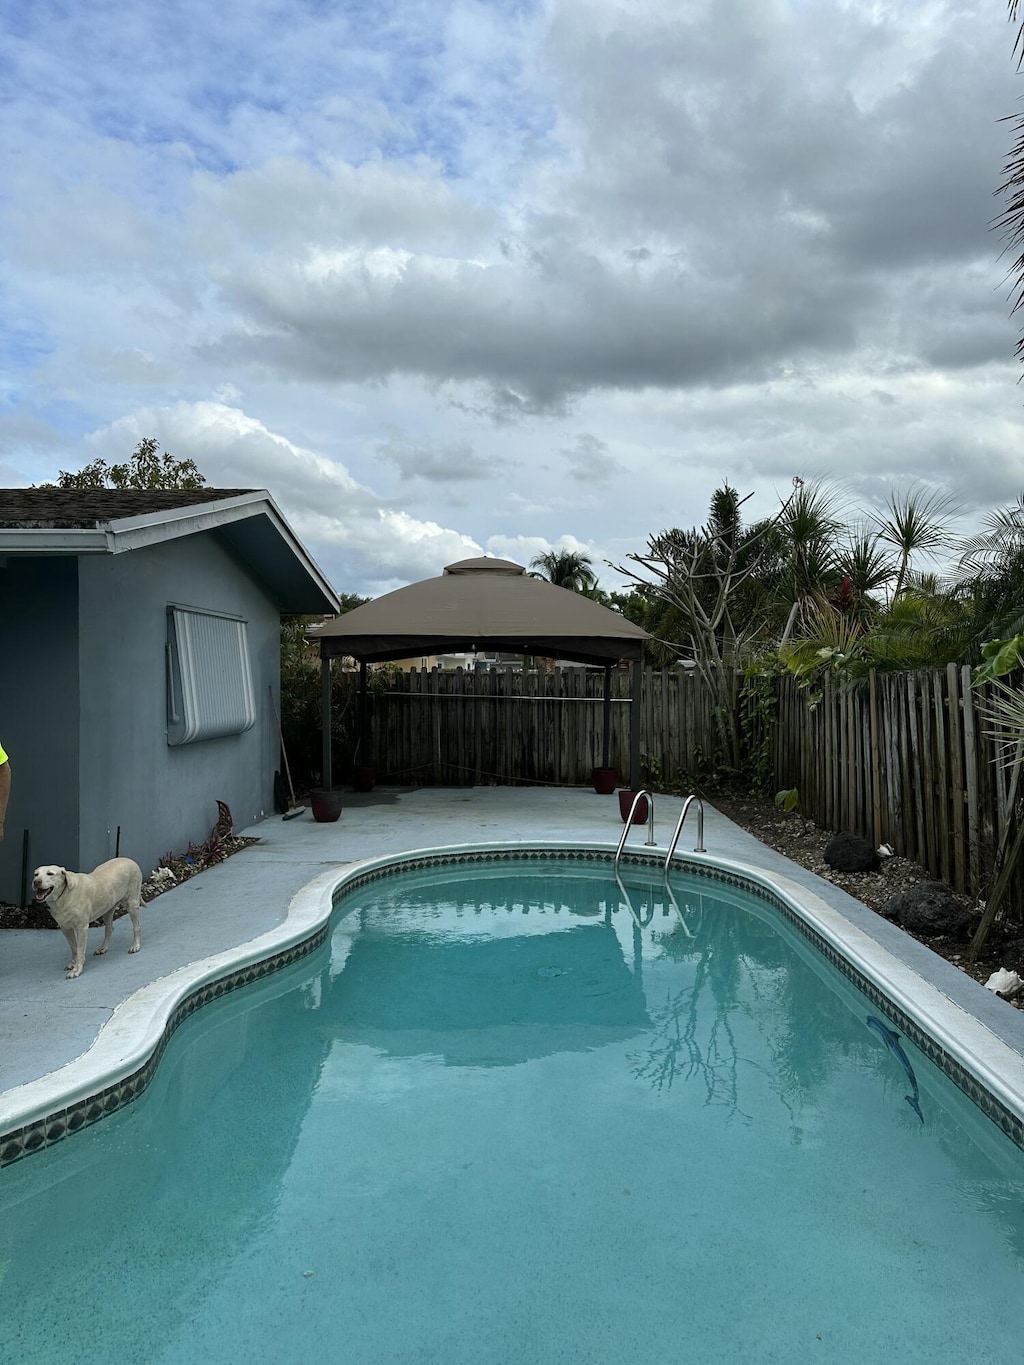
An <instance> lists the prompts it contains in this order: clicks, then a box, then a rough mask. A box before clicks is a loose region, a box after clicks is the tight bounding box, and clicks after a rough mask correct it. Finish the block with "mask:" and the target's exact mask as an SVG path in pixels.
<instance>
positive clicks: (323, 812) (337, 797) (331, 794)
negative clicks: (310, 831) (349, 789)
mask: <svg viewBox="0 0 1024 1365" xmlns="http://www.w3.org/2000/svg"><path fill="white" fill-rule="evenodd" d="M309 805H310V809H311V810H312V812H313V819H314V820H317V821H319V822H320V824H321V825H329V824H332V823H333V822H334V821H335V820H337V818H338V816H339V815H340V814H341V792H340V791H339V790H338V788H337V787H332V788H331V789H330V790H327V789H326V788H324V787H314V788H313V790H312V791H311V792H310V793H309Z"/></svg>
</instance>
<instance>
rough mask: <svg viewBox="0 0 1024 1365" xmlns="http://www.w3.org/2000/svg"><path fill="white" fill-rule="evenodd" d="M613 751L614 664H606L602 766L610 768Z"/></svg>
mask: <svg viewBox="0 0 1024 1365" xmlns="http://www.w3.org/2000/svg"><path fill="white" fill-rule="evenodd" d="M611 753H612V666H611V664H605V666H604V738H603V743H602V745H601V767H602V768H610V767H611V766H612V764H611Z"/></svg>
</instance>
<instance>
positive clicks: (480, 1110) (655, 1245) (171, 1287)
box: [0, 863, 1024, 1365]
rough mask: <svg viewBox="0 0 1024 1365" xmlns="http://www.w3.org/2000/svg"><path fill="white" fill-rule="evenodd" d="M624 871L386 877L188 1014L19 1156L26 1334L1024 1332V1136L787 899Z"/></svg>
mask: <svg viewBox="0 0 1024 1365" xmlns="http://www.w3.org/2000/svg"><path fill="white" fill-rule="evenodd" d="M624 882H625V888H626V893H627V895H628V899H629V901H630V903H631V905H632V908H633V911H634V913H635V918H634V916H633V915H631V913H630V910H629V909H628V908H627V907H626V906H625V904H624V902H623V895H622V892H621V891H620V889H619V887H617V886H616V884H615V882H614V881H613V880H612V878H611V875H610V872H609V870H608V867H607V864H603V865H602V864H596V863H595V864H593V865H586V864H576V863H573V864H564V863H563V864H554V865H548V864H537V863H523V864H521V865H520V864H509V863H501V864H497V863H490V864H479V865H471V866H460V867H458V868H457V869H452V870H450V871H443V870H435V871H433V872H431V873H429V874H402V875H397V876H394V877H389V878H386V879H383V880H380V881H377V882H375V883H373V884H370V885H368V886H365V887H364V888H363V889H362V890H360V891H358V892H356V893H354V894H353V895H352V896H351V897H350V898H349V899H348V900H346V901H345V902H343V903H341V904H340V905H339V908H338V912H337V915H338V918H337V919H336V922H335V927H334V929H333V932H332V935H331V937H330V939H329V942H328V943H327V944H325V945H324V947H323V948H322V949H320V950H318V951H317V952H316V953H314V954H313V955H311V956H310V957H308V958H306V959H305V960H303V961H302V962H299V963H296V964H294V965H293V966H292V967H290V968H288V969H286V970H285V971H283V972H280V973H277V974H276V975H274V976H271V977H268V978H266V979H264V980H263V981H262V982H259V983H257V984H255V985H253V986H249V987H246V988H244V989H242V990H239V991H237V992H236V993H234V994H233V995H231V996H228V997H226V998H224V999H222V1000H221V1001H219V1002H217V1003H216V1004H214V1005H211V1006H209V1007H207V1008H206V1009H204V1010H202V1011H200V1012H199V1013H198V1014H196V1015H194V1016H192V1018H190V1019H189V1020H188V1021H187V1022H186V1023H185V1024H184V1025H183V1026H182V1027H181V1028H180V1029H179V1030H178V1032H177V1033H176V1034H175V1036H174V1038H173V1040H172V1042H171V1044H170V1046H169V1047H168V1050H167V1053H166V1055H165V1058H164V1060H163V1063H162V1064H161V1067H160V1069H159V1071H158V1073H157V1077H156V1079H155V1080H154V1082H153V1084H152V1086H151V1087H150V1088H149V1090H148V1091H147V1092H146V1093H145V1095H144V1096H143V1097H142V1098H141V1099H140V1100H139V1101H137V1102H136V1103H135V1104H133V1105H131V1106H129V1107H128V1108H127V1109H125V1110H123V1111H121V1112H119V1113H117V1114H114V1115H112V1116H111V1117H109V1118H107V1119H104V1120H103V1121H101V1122H100V1123H99V1124H97V1125H95V1126H94V1127H92V1128H89V1129H86V1130H84V1131H83V1132H81V1133H79V1134H77V1135H76V1136H74V1137H72V1138H69V1139H67V1140H66V1141H64V1142H62V1143H60V1144H58V1145H57V1146H55V1147H52V1148H49V1149H46V1150H44V1151H42V1152H40V1153H38V1154H36V1155H34V1156H32V1157H30V1158H28V1159H26V1160H24V1161H21V1162H19V1163H17V1164H15V1165H13V1166H11V1167H8V1168H7V1169H6V1170H4V1171H3V1172H0V1359H3V1360H11V1361H15V1360H17V1361H19V1362H26V1363H28V1362H46V1363H47V1365H57V1363H58V1362H72V1361H74V1362H104V1363H105V1365H106V1362H112V1361H117V1362H134V1361H140V1362H167V1365H172V1362H173V1363H174V1365H186V1363H187V1365H195V1362H235V1361H238V1362H243V1361H244V1362H247V1363H248V1365H257V1362H264V1361H266V1362H270V1361H274V1362H291V1361H306V1360H315V1359H321V1360H329V1361H332V1362H333V1361H338V1362H346V1365H347V1363H349V1362H351V1365H369V1363H370V1362H401V1363H402V1365H404V1363H405V1362H410V1365H411V1362H445V1365H461V1363H462V1362H465V1363H466V1365H469V1363H470V1362H472V1365H488V1363H490V1362H494V1365H498V1363H499V1362H500V1365H521V1363H522V1365H526V1363H527V1362H529V1365H547V1363H548V1362H550V1363H551V1365H556V1363H560V1362H587V1363H588V1365H605V1363H607V1365H632V1363H633V1362H636V1365H647V1363H648V1362H651V1363H652V1365H653V1362H657V1365H665V1362H667V1361H671V1362H679V1361H694V1362H715V1361H726V1360H728V1361H735V1360H736V1359H746V1360H752V1361H757V1362H762V1361H785V1362H799V1361H820V1362H847V1361H849V1362H857V1363H858V1365H868V1363H869V1362H876V1361H877V1362H882V1361H885V1362H887V1363H888V1362H891V1361H893V1360H896V1359H898V1360H900V1361H901V1362H903V1361H943V1362H951V1361H961V1360H963V1361H968V1360H969V1361H972V1362H985V1361H993V1362H995V1361H1000V1362H1003V1361H1007V1360H1010V1359H1013V1358H1016V1356H1017V1354H1018V1352H1019V1343H1020V1321H1019V1318H1020V1314H1019V1303H1020V1297H1021V1290H1022V1287H1024V1278H1022V1273H1021V1271H1022V1256H1024V1154H1022V1153H1021V1152H1020V1151H1019V1150H1018V1149H1017V1148H1016V1147H1014V1146H1012V1145H1011V1144H1010V1143H1009V1142H1008V1141H1007V1140H1006V1139H1005V1138H1004V1137H1003V1136H1002V1134H1001V1133H999V1131H998V1130H997V1129H996V1128H995V1127H994V1125H992V1124H990V1123H989V1122H988V1120H986V1119H985V1118H984V1117H983V1116H982V1115H981V1113H980V1112H979V1111H978V1110H977V1109H976V1108H975V1107H974V1106H973V1105H972V1104H971V1102H970V1101H969V1100H967V1099H966V1098H965V1097H964V1096H963V1095H962V1094H961V1093H960V1091H958V1090H957V1089H956V1088H955V1087H954V1086H953V1085H952V1083H951V1082H949V1081H948V1080H947V1079H946V1078H945V1077H944V1076H943V1075H942V1074H941V1073H939V1072H938V1071H937V1070H936V1069H935V1068H934V1067H932V1066H931V1064H930V1063H929V1062H928V1061H927V1060H926V1059H925V1058H924V1057H923V1056H922V1055H921V1054H920V1053H918V1052H917V1051H916V1050H915V1049H914V1047H913V1045H912V1044H911V1043H909V1042H907V1041H906V1040H902V1042H900V1043H899V1044H898V1045H896V1047H897V1049H899V1048H901V1049H902V1053H901V1052H900V1051H899V1050H894V1048H893V1046H887V1045H886V1038H885V1037H884V1035H883V1034H882V1033H880V1032H879V1030H878V1028H877V1027H876V1024H883V1025H884V1021H883V1020H881V1019H879V1018H878V1012H877V1010H875V1009H874V1008H873V1007H872V1006H871V1005H870V1004H869V1003H868V1002H867V1000H866V999H864V998H862V997H861V996H860V995H859V994H858V993H857V992H856V991H855V990H854V989H853V988H852V986H851V985H850V984H849V983H848V982H847V981H846V979H845V978H843V977H842V976H840V975H839V974H838V973H836V972H835V971H833V970H832V969H831V968H830V967H829V966H828V965H827V964H826V963H825V962H824V961H823V960H822V959H821V958H820V957H818V956H817V955H816V954H815V953H814V952H813V950H812V949H811V948H810V947H809V945H808V944H807V943H806V942H805V941H804V940H803V939H802V937H801V936H800V935H799V934H798V933H797V932H796V931H795V930H793V929H792V928H791V927H790V926H789V925H788V924H787V923H786V922H785V921H784V920H782V919H781V917H779V916H778V915H777V914H776V913H775V912H774V911H773V910H772V909H771V908H770V907H768V906H766V905H765V904H764V903H761V902H759V901H758V900H756V899H755V898H754V897H752V896H749V895H746V894H744V893H742V892H739V891H736V890H734V889H733V888H730V887H728V886H726V885H724V884H720V883H714V882H709V881H707V880H702V879H697V878H692V877H687V876H684V875H681V874H678V875H676V874H674V875H673V878H672V882H671V886H672V889H673V893H674V898H675V901H676V902H677V903H678V906H679V907H680V913H679V914H677V913H676V911H675V910H674V908H673V905H672V903H671V898H669V897H667V896H666V894H665V890H664V884H663V882H662V881H661V878H660V874H656V873H653V872H652V873H647V872H644V871H640V870H637V869H635V868H631V869H627V871H626V874H625V876H624ZM870 1018H874V1019H875V1020H876V1024H869V1022H868V1020H869V1019H870ZM908 1067H909V1071H908V1070H907V1068H908ZM911 1077H912V1079H913V1084H911ZM908 1094H909V1095H913V1096H914V1097H915V1098H916V1108H915V1107H914V1106H912V1105H911V1104H910V1103H908V1102H907V1098H906V1097H907V1096H908Z"/></svg>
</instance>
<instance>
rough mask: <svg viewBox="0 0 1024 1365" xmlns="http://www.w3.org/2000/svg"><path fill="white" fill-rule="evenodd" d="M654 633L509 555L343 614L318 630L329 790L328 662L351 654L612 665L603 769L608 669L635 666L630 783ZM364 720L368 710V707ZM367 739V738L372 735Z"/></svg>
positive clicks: (374, 659) (473, 563)
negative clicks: (535, 658)
mask: <svg viewBox="0 0 1024 1365" xmlns="http://www.w3.org/2000/svg"><path fill="white" fill-rule="evenodd" d="M648 638H649V637H648V635H647V632H646V631H645V630H642V629H641V628H640V627H639V626H637V625H634V624H633V622H632V621H627V620H626V618H625V617H624V616H620V615H619V613H618V612H615V611H611V610H610V609H609V608H608V607H603V606H601V605H600V603H598V602H593V601H591V599H590V598H589V597H583V596H582V595H581V594H580V593H576V592H570V591H569V590H568V589H566V588H558V587H555V585H554V584H553V583H548V582H547V581H546V580H544V579H541V578H533V577H531V576H530V575H529V574H528V573H527V572H526V570H525V569H524V568H523V566H522V565H521V564H514V563H513V562H512V561H511V560H507V559H487V558H482V559H464V560H461V561H460V562H459V563H457V564H449V565H448V567H447V568H446V569H445V571H444V573H443V574H440V575H439V576H438V577H437V578H426V579H424V580H423V581H422V582H419V583H412V584H410V585H409V587H407V588H399V589H398V590H397V591H396V592H390V593H387V594H385V596H383V597H378V598H375V599H374V600H373V601H372V602H366V603H364V604H363V605H362V606H361V607H356V608H355V609H354V610H353V611H350V612H347V613H346V614H345V615H344V616H339V617H337V618H336V619H335V620H334V621H330V622H328V623H327V625H325V626H323V627H321V628H320V629H318V630H316V631H311V632H310V639H314V640H318V641H319V642H320V659H321V666H322V679H323V682H322V694H321V695H322V703H323V716H324V736H325V742H324V776H323V781H324V785H325V786H330V753H329V748H330V746H329V743H328V742H327V741H328V739H329V736H330V725H329V716H330V662H331V660H332V659H333V658H336V657H338V656H339V655H340V656H349V657H351V658H354V659H358V660H359V662H360V664H361V665H362V676H363V695H364V700H365V679H366V664H368V663H378V662H383V661H385V660H388V659H406V658H409V657H413V656H415V655H417V654H420V655H423V654H442V653H444V654H450V653H454V652H457V651H459V650H503V651H507V652H510V653H516V654H541V655H544V656H546V657H548V658H557V659H571V660H572V661H573V662H575V663H587V664H603V665H604V666H605V765H606V766H607V761H608V727H609V717H610V696H611V692H610V672H611V666H612V664H613V663H617V662H618V661H619V660H620V659H631V660H633V664H634V670H633V705H632V716H631V724H630V780H631V784H632V785H633V786H634V787H635V786H636V784H637V782H638V781H639V766H640V748H639V743H640V727H639V714H638V708H639V700H640V686H639V683H640V657H641V653H642V650H643V642H644V641H645V640H646V639H648ZM363 715H364V717H365V704H364V707H363ZM364 738H366V737H365V732H364Z"/></svg>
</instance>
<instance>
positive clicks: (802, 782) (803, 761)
mask: <svg viewBox="0 0 1024 1365" xmlns="http://www.w3.org/2000/svg"><path fill="white" fill-rule="evenodd" d="M987 697H988V689H987V688H986V687H973V686H972V683H971V670H970V669H969V668H967V667H961V666H960V665H958V664H950V665H949V666H948V667H947V668H945V669H944V670H941V671H938V672H934V673H925V672H915V673H882V674H875V673H871V674H870V675H869V677H868V679H867V680H866V682H865V683H864V685H863V686H861V687H860V688H858V689H857V690H849V689H841V688H839V687H837V686H836V684H835V683H833V682H831V681H826V682H825V684H824V688H823V690H822V691H821V692H820V693H815V692H812V691H811V690H810V689H806V688H800V687H799V686H798V684H797V681H796V679H795V678H782V679H781V680H780V684H779V712H778V724H777V727H776V733H775V771H776V779H777V782H778V785H779V787H780V789H782V788H792V787H796V788H797V790H798V792H799V796H800V809H801V811H802V812H803V813H804V814H805V815H807V816H808V817H809V818H811V819H813V820H814V821H815V822H816V823H818V824H820V825H823V826H824V827H825V828H826V829H834V830H839V829H849V830H853V831H854V832H855V833H857V834H862V835H863V836H864V837H865V838H867V839H870V840H871V842H872V843H873V844H874V845H875V846H876V847H877V846H878V845H879V844H881V843H888V844H891V845H892V846H893V848H894V849H895V851H896V852H897V853H899V854H902V855H903V856H904V857H906V858H911V859H913V860H914V861H915V862H918V863H920V864H921V865H922V866H923V867H925V868H926V869H927V870H928V871H929V872H931V873H932V874H933V875H934V876H936V877H940V878H942V880H944V881H946V882H948V883H949V884H950V885H951V886H954V887H955V888H956V889H957V890H958V891H962V892H967V893H969V894H972V895H980V894H984V892H985V891H986V889H987V887H988V885H989V883H990V882H991V879H992V871H993V865H994V863H995V860H996V855H997V850H998V849H999V843H1000V838H1001V835H1002V834H1003V831H1004V830H1005V829H1006V825H1007V820H1008V817H1009V815H1010V813H1011V808H1012V806H1013V803H1014V794H1013V792H1012V791H1011V780H1012V767H1013V754H1012V753H1011V754H1009V755H1008V754H1007V753H1006V751H1005V748H1004V746H1002V745H1000V744H999V743H998V742H997V740H996V738H995V737H994V736H993V735H992V734H991V733H990V731H991V730H992V728H993V727H992V724H991V722H990V721H989V720H988V719H987V717H986V716H985V714H984V712H983V709H982V708H983V706H984V704H985V702H986V700H987ZM818 698H820V699H818ZM1014 890H1015V892H1016V896H1017V897H1019V893H1020V887H1017V888H1014Z"/></svg>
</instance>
